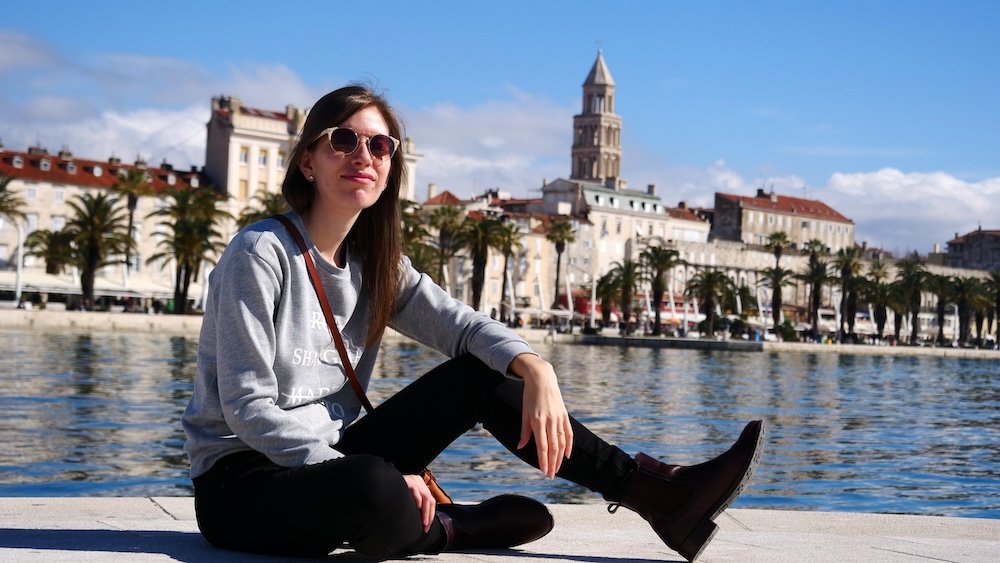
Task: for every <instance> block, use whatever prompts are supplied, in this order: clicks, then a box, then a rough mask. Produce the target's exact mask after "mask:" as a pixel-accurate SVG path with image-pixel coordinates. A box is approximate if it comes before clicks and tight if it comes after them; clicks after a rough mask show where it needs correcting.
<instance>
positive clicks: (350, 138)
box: [183, 86, 763, 560]
mask: <svg viewBox="0 0 1000 563" xmlns="http://www.w3.org/2000/svg"><path fill="white" fill-rule="evenodd" d="M401 137H402V134H401V130H400V125H399V121H398V119H397V118H396V116H395V114H394V112H393V110H392V109H391V107H390V106H389V105H388V103H387V102H386V101H385V100H384V99H383V98H382V97H380V96H378V95H376V94H374V93H373V92H371V91H370V90H368V89H366V88H365V87H362V86H348V87H345V88H341V89H339V90H336V91H334V92H331V93H330V94H327V95H326V96H324V97H323V98H321V99H320V100H319V101H318V102H317V103H316V104H315V105H314V106H313V108H312V110H311V111H310V113H309V115H308V117H307V119H306V122H305V124H304V126H303V130H302V133H301V135H300V138H299V142H298V144H297V146H296V148H295V149H294V151H293V152H292V155H291V157H290V158H289V160H288V171H287V174H286V177H285V180H284V184H283V186H282V192H283V193H284V195H285V198H286V200H287V201H288V203H289V205H290V206H291V208H292V209H293V211H290V212H288V213H287V214H286V217H287V218H288V219H289V220H290V221H291V222H292V224H294V225H295V227H296V228H297V229H298V230H299V231H301V232H302V235H303V236H304V238H305V241H306V245H307V246H308V248H309V254H310V255H311V256H312V258H313V259H314V260H315V263H316V267H317V269H318V271H319V272H320V277H321V278H322V285H323V287H324V289H325V292H326V294H327V295H328V296H329V301H330V305H331V307H332V310H333V315H334V317H335V319H336V323H337V325H338V326H339V329H340V331H341V332H342V334H343V340H344V342H345V344H346V346H345V347H346V355H347V357H348V360H349V362H350V363H352V364H353V366H354V369H355V371H356V373H357V376H358V379H359V380H360V382H361V385H362V386H363V387H364V386H367V384H368V380H369V378H370V376H371V373H372V370H373V367H374V365H375V358H376V355H377V353H378V349H379V344H380V339H381V335H382V332H383V330H384V328H385V327H386V326H391V327H392V328H394V329H395V330H397V331H399V332H401V333H402V334H405V335H407V336H410V337H411V338H414V339H415V340H418V341H420V342H422V343H424V344H426V345H428V346H430V347H432V348H434V349H437V350H440V351H441V352H443V353H445V354H447V355H448V356H449V357H451V358H452V359H451V360H450V361H448V362H446V363H444V364H442V365H441V366H439V367H437V368H436V369H434V370H432V371H431V372H429V373H428V374H425V375H424V376H422V377H420V378H419V379H417V380H416V381H415V382H414V383H412V384H411V385H409V386H408V387H406V388H405V389H403V390H402V391H400V392H399V393H398V394H396V395H395V396H393V397H391V398H390V399H388V400H386V401H385V402H384V403H382V404H381V405H379V406H378V407H377V408H375V409H374V411H373V412H372V413H370V414H367V415H366V416H364V417H361V418H360V419H359V418H358V415H359V413H360V410H361V403H360V402H359V399H358V396H357V395H356V394H355V393H354V391H353V390H352V388H351V386H350V385H345V379H346V376H345V369H344V366H343V363H342V362H341V360H340V358H339V356H338V354H337V352H336V351H334V345H333V343H332V342H331V338H330V331H329V328H328V327H327V324H326V322H325V321H324V317H323V314H322V313H321V309H320V305H319V301H318V299H317V296H316V294H315V292H314V291H313V288H312V286H311V285H310V281H309V275H308V273H307V269H306V265H305V261H304V258H303V256H302V253H301V252H300V251H299V248H298V247H297V246H296V242H295V241H294V239H293V237H292V236H291V234H290V232H289V230H288V229H287V228H286V227H284V226H283V225H282V224H281V223H279V222H278V221H276V220H274V219H268V220H264V221H261V222H259V223H256V224H254V225H251V226H250V227H248V228H246V229H244V230H243V231H241V232H240V233H239V234H237V235H236V237H235V238H234V239H233V241H232V242H231V243H230V244H229V246H228V247H227V249H226V251H225V253H224V254H223V256H222V258H221V259H220V261H219V264H218V266H217V267H216V268H215V270H214V272H213V273H212V279H211V283H210V288H211V296H210V298H209V302H208V307H207V309H206V312H205V318H204V321H203V326H202V333H201V338H200V344H199V359H198V371H197V376H196V380H195V390H194V394H193V396H192V399H191V403H190V405H189V406H188V409H187V411H186V412H185V414H184V417H183V422H184V428H185V431H186V433H187V437H188V440H187V443H186V445H185V450H186V451H187V453H188V455H189V457H190V460H191V465H192V468H191V473H192V477H193V480H194V485H195V506H196V510H197V515H198V523H199V527H200V529H201V531H202V533H203V534H204V535H205V537H206V538H207V539H208V540H209V541H210V542H212V543H213V544H215V545H217V546H220V547H225V548H230V549H240V550H247V551H257V552H265V553H278V554H294V555H322V554H326V553H328V552H330V551H332V550H333V549H335V548H337V547H339V546H341V545H343V544H344V543H347V544H349V545H350V546H352V547H353V548H354V549H355V550H357V551H358V552H360V553H363V554H366V555H369V556H372V557H391V556H397V555H405V554H410V553H421V552H425V553H433V552H438V551H442V550H448V549H460V548H463V547H466V548H467V547H505V546H510V545H516V544H518V543H522V542H524V541H530V540H532V539H536V538H537V537H540V536H541V535H544V534H545V533H546V532H547V531H548V529H549V528H550V527H551V518H550V517H549V516H548V513H547V511H544V509H542V511H541V512H540V511H539V510H538V509H537V508H535V507H534V505H532V504H531V503H530V502H525V501H526V499H522V500H519V498H518V497H498V498H497V499H491V500H490V501H487V502H485V503H483V504H481V505H479V506H478V507H471V508H470V507H458V506H444V505H440V506H438V505H436V503H435V501H434V498H433V496H432V494H431V492H430V490H429V489H428V487H427V485H426V484H425V483H424V481H423V479H421V477H420V476H419V473H420V471H421V469H422V468H424V467H426V465H427V464H428V463H430V462H431V461H432V460H433V459H434V458H435V457H436V456H437V455H438V454H439V453H440V452H441V451H442V450H443V449H444V448H445V447H447V446H448V445H449V444H450V443H451V442H452V441H453V440H455V439H456V438H457V437H458V436H460V435H461V434H463V433H464V432H465V431H466V430H467V429H469V428H470V427H471V426H473V425H474V424H475V423H477V422H479V423H482V424H483V426H484V427H485V428H486V429H488V430H489V431H490V432H491V433H492V434H493V435H494V436H495V437H496V438H497V440H499V441H500V442H501V443H502V444H503V445H504V446H505V447H507V448H508V449H509V450H510V451H511V452H513V453H514V454H515V455H517V456H518V457H520V458H521V459H523V460H524V461H526V462H527V463H529V464H531V465H533V466H535V467H537V468H538V469H540V470H541V471H542V473H544V474H545V475H546V476H548V477H549V478H554V477H556V476H558V477H560V478H565V479H569V480H570V481H573V482H575V483H578V484H580V485H583V486H585V487H587V488H590V489H591V490H593V491H595V492H598V493H600V494H602V495H603V496H604V498H606V499H607V500H609V501H611V502H613V503H615V504H616V505H621V506H626V507H628V508H630V509H633V510H635V511H637V512H639V513H640V514H641V515H642V516H643V517H644V518H645V519H646V520H647V521H649V522H650V524H651V525H652V526H653V528H654V530H656V532H657V533H658V534H659V535H660V537H661V538H662V539H663V540H664V541H665V542H666V543H667V545H669V546H670V547H672V548H673V549H675V550H678V551H679V552H680V553H681V554H682V555H684V556H685V557H687V558H688V559H691V560H693V559H694V558H695V557H697V555H698V554H699V553H700V552H701V550H702V549H703V548H704V546H705V545H706V544H707V543H708V541H709V540H710V539H711V537H712V535H713V534H714V532H715V529H716V528H715V525H714V524H713V523H712V519H714V518H715V517H716V516H717V515H718V514H719V513H720V512H721V511H722V510H724V509H725V508H726V506H728V505H729V503H730V502H731V501H732V500H733V499H734V498H735V496H736V495H737V494H738V493H739V490H740V488H741V487H742V485H743V483H745V482H746V480H747V479H748V477H749V475H750V472H751V469H752V467H753V466H754V465H755V464H756V461H757V457H758V456H759V452H760V447H761V441H762V435H763V434H762V433H763V423H762V422H755V423H751V424H750V425H749V426H748V427H747V429H746V430H745V431H744V433H743V436H741V438H740V440H739V441H738V442H737V443H736V444H735V445H734V446H733V447H732V448H731V449H730V450H729V451H728V452H726V453H725V454H723V455H722V456H720V457H718V458H716V459H714V460H711V461H709V462H706V463H704V464H701V465H698V466H691V467H683V466H675V465H666V464H662V463H659V462H657V461H655V460H653V459H652V458H649V457H647V456H644V455H643V454H639V455H638V456H637V457H636V458H635V459H632V458H631V457H630V456H628V455H627V454H625V453H624V452H622V451H621V450H620V449H618V448H615V447H613V446H611V445H609V444H607V443H606V442H604V441H603V440H601V439H600V438H598V437H597V436H595V435H594V434H593V433H591V432H590V431H589V430H587V429H586V428H585V427H583V426H582V425H581V424H579V423H578V422H577V421H576V420H575V419H573V418H571V417H570V416H569V415H568V414H567V412H566V407H565V406H564V404H563V400H562V396H561V394H560V391H559V386H558V383H557V380H556V375H555V371H554V370H553V367H552V366H551V365H550V364H549V363H548V362H546V361H544V360H543V359H541V358H540V357H539V356H537V355H536V354H534V353H533V352H532V351H531V349H530V347H529V346H528V345H527V343H525V342H524V340H522V339H521V338H519V337H518V336H516V335H515V334H513V333H512V332H510V331H508V330H507V329H505V328H504V327H503V326H502V325H501V324H500V323H497V322H495V321H493V320H491V319H490V318H489V317H488V316H486V315H483V314H480V313H477V312H475V311H473V310H472V309H471V308H469V307H468V306H466V305H464V304H462V303H460V302H458V301H456V300H454V299H452V298H451V297H449V296H448V295H447V294H446V293H445V292H444V291H442V290H441V289H440V288H439V287H438V286H437V285H436V284H434V283H433V282H432V281H431V280H430V279H429V278H428V277H427V276H426V275H422V274H419V273H418V272H416V271H415V270H414V269H413V268H412V266H411V265H410V263H409V261H408V260H407V259H406V258H405V257H402V255H401V250H400V248H401V240H400V239H401V234H400V218H399V211H398V209H399V207H398V197H399V187H400V184H401V181H402V176H403V174H404V162H403V155H402V153H401V152H400V151H399V150H397V149H398V146H399V139H400V138H401ZM515 513H516V514H517V515H518V517H517V518H511V517H509V515H510V514H515ZM515 521H516V522H521V523H520V524H515V523H512V522H515Z"/></svg>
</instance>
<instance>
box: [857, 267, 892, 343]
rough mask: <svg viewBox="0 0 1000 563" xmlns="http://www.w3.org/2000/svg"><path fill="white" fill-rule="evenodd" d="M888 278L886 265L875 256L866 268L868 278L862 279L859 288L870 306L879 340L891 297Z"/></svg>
mask: <svg viewBox="0 0 1000 563" xmlns="http://www.w3.org/2000/svg"><path fill="white" fill-rule="evenodd" d="M888 278H889V269H888V267H887V266H886V265H885V263H883V262H882V261H881V260H879V259H878V258H876V259H875V260H874V261H872V263H871V265H870V266H869V268H868V279H866V280H864V283H863V285H862V289H861V295H862V296H863V297H864V299H865V300H866V301H867V302H868V304H869V305H870V306H871V307H872V317H873V318H874V319H875V328H876V332H877V334H878V338H879V340H881V339H882V335H883V334H884V332H885V322H886V320H887V319H888V314H887V312H886V310H887V308H888V307H889V301H890V299H891V294H890V286H889V283H888V282H887V281H886V280H887V279H888Z"/></svg>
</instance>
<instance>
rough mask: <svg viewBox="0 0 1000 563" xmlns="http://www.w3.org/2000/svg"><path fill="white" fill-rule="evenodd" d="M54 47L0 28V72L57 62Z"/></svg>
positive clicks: (57, 58)
mask: <svg viewBox="0 0 1000 563" xmlns="http://www.w3.org/2000/svg"><path fill="white" fill-rule="evenodd" d="M58 61H59V56H58V54H57V53H56V51H55V50H54V49H52V48H51V47H50V46H48V45H46V44H45V43H42V42H40V41H38V40H36V39H34V38H33V37H30V36H28V35H24V34H23V33H17V32H13V31H4V30H0V73H3V72H8V71H12V70H16V69H34V68H39V67H48V66H51V65H55V64H58Z"/></svg>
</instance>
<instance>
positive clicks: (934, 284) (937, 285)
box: [924, 272, 954, 345]
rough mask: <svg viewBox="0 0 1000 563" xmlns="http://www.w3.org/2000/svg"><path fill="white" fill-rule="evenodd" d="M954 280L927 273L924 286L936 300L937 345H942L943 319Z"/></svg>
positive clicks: (950, 297)
mask: <svg viewBox="0 0 1000 563" xmlns="http://www.w3.org/2000/svg"><path fill="white" fill-rule="evenodd" d="M953 283H954V280H952V278H950V277H948V276H942V275H939V274H932V273H929V272H928V273H927V277H926V279H925V280H924V285H925V286H926V287H927V290H928V291H930V292H931V293H933V294H934V296H935V297H936V298H937V310H936V313H937V325H938V333H937V338H936V339H935V341H936V342H937V344H938V345H943V344H944V317H945V315H946V314H947V309H948V302H949V301H951V299H952V294H953V291H952V286H953Z"/></svg>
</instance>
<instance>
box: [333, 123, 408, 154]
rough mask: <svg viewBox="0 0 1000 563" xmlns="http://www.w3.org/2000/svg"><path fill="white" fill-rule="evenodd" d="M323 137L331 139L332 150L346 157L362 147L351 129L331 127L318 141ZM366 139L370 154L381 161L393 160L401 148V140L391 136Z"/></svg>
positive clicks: (359, 139)
mask: <svg viewBox="0 0 1000 563" xmlns="http://www.w3.org/2000/svg"><path fill="white" fill-rule="evenodd" d="M323 135H327V136H328V137H329V139H330V148H331V149H333V150H334V151H336V152H339V153H341V154H343V155H344V156H350V155H352V154H354V151H356V150H358V147H359V146H361V137H360V136H359V135H358V134H357V133H356V132H355V131H354V129H351V128H350V127H330V128H329V129H324V130H323V132H322V133H320V134H319V135H318V136H317V137H316V139H317V140H318V139H319V138H320V137H322V136H323ZM365 139H366V140H365V144H367V145H368V152H369V153H370V154H371V155H372V157H373V158H377V159H379V160H383V159H386V158H392V155H394V154H396V149H398V148H399V139H397V138H395V137H390V136H389V135H382V134H378V135H372V136H371V137H365Z"/></svg>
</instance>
